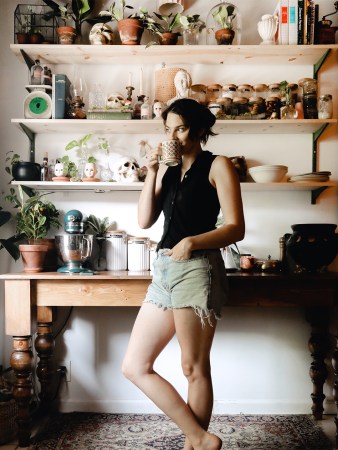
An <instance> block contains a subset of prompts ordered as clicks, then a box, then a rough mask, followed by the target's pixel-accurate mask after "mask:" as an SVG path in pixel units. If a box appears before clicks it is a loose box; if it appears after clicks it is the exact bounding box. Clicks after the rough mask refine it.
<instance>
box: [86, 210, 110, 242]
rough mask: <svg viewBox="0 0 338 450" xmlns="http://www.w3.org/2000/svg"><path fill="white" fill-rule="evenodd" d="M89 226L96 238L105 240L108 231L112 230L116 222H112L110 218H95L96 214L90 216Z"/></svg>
mask: <svg viewBox="0 0 338 450" xmlns="http://www.w3.org/2000/svg"><path fill="white" fill-rule="evenodd" d="M87 224H88V227H89V229H90V230H92V231H93V232H94V235H95V237H96V238H104V237H105V236H106V233H107V231H109V230H111V228H112V226H113V225H114V222H110V220H109V218H108V217H105V218H103V219H100V218H99V217H96V216H94V214H90V216H89V217H88V220H87Z"/></svg>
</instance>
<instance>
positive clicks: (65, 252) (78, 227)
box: [55, 209, 94, 275]
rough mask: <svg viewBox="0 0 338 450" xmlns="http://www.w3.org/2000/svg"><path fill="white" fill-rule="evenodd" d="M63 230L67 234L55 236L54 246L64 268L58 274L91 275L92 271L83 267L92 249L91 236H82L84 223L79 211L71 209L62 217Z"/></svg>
mask: <svg viewBox="0 0 338 450" xmlns="http://www.w3.org/2000/svg"><path fill="white" fill-rule="evenodd" d="M64 230H65V232H66V233H67V234H64V235H56V236H55V244H56V249H57V253H58V256H59V258H60V259H61V260H62V261H63V263H64V266H62V267H60V268H59V269H57V271H58V272H62V273H69V274H83V275H93V274H94V271H93V270H91V269H87V268H85V267H83V263H84V262H85V261H86V260H87V259H88V258H90V256H91V253H92V248H93V235H91V234H84V233H85V230H86V221H85V220H84V219H83V215H82V213H81V211H78V210H77V209H72V210H70V211H68V212H67V214H66V215H65V217H64Z"/></svg>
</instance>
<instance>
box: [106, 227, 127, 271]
mask: <svg viewBox="0 0 338 450" xmlns="http://www.w3.org/2000/svg"><path fill="white" fill-rule="evenodd" d="M127 244H128V239H127V233H126V232H125V231H109V232H108V233H107V234H106V259H107V270H127V267H128V266H127V249H128V247H127Z"/></svg>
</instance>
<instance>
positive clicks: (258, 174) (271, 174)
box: [249, 165, 288, 183]
mask: <svg viewBox="0 0 338 450" xmlns="http://www.w3.org/2000/svg"><path fill="white" fill-rule="evenodd" d="M287 171H288V168H287V166H277V165H271V166H255V167H250V169H249V174H250V175H251V177H252V179H253V180H254V181H255V182H256V183H278V182H279V181H281V180H282V179H283V177H284V176H285V174H286V173H287Z"/></svg>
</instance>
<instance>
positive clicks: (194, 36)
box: [183, 28, 200, 45]
mask: <svg viewBox="0 0 338 450" xmlns="http://www.w3.org/2000/svg"><path fill="white" fill-rule="evenodd" d="M199 36H200V31H199V29H198V28H189V29H188V30H183V45H198V42H199Z"/></svg>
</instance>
